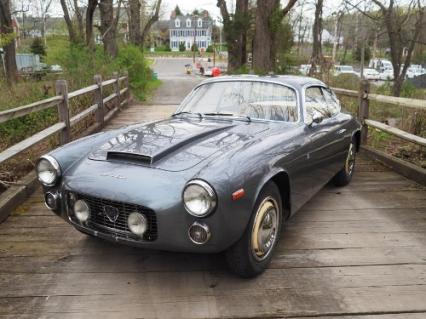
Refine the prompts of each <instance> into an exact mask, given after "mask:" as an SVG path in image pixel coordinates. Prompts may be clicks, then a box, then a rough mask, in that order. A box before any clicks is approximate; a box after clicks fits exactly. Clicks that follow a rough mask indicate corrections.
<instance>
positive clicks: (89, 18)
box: [86, 0, 98, 49]
mask: <svg viewBox="0 0 426 319" xmlns="http://www.w3.org/2000/svg"><path fill="white" fill-rule="evenodd" d="M97 6H98V0H89V2H88V4H87V10H86V45H87V46H88V47H89V48H90V49H94V48H95V39H94V37H93V15H94V14H95V10H96V7H97Z"/></svg>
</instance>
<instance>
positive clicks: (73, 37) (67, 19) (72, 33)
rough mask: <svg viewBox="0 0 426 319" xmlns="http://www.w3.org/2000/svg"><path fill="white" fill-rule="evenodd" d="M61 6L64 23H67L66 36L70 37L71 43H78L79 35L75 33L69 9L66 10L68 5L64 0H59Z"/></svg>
mask: <svg viewBox="0 0 426 319" xmlns="http://www.w3.org/2000/svg"><path fill="white" fill-rule="evenodd" d="M61 7H62V11H63V13H64V19H65V23H66V25H67V29H68V36H69V39H70V42H71V43H78V42H79V36H78V35H77V32H76V30H75V29H74V24H73V23H72V20H71V17H70V14H69V11H68V6H67V3H66V0H61Z"/></svg>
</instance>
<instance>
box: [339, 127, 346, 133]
mask: <svg viewBox="0 0 426 319" xmlns="http://www.w3.org/2000/svg"><path fill="white" fill-rule="evenodd" d="M345 132H346V129H345V128H342V129H341V130H338V131H337V134H343V133H345Z"/></svg>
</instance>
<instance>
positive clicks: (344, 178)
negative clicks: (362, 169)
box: [333, 139, 356, 187]
mask: <svg viewBox="0 0 426 319" xmlns="http://www.w3.org/2000/svg"><path fill="white" fill-rule="evenodd" d="M351 153H352V155H351ZM350 156H353V159H352V160H353V162H352V164H351V163H350ZM355 162H356V144H355V140H354V139H352V141H351V144H349V149H348V154H347V155H346V159H345V163H344V164H343V168H342V169H341V170H340V171H339V172H338V173H337V174H336V175H335V176H334V178H333V184H334V185H336V186H339V187H341V186H346V185H348V184H349V183H350V182H351V180H352V176H353V175H354V171H355ZM351 165H352V167H350V166H351Z"/></svg>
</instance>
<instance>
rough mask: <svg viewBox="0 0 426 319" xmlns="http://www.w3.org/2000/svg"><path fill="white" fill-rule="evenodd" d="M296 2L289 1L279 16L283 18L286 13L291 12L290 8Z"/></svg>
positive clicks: (293, 0)
mask: <svg viewBox="0 0 426 319" xmlns="http://www.w3.org/2000/svg"><path fill="white" fill-rule="evenodd" d="M296 2H297V0H289V1H288V3H287V5H286V6H285V7H284V9H282V11H281V16H282V17H283V18H284V17H285V16H286V15H287V13H288V12H289V11H290V10H291V8H293V7H294V5H295V4H296Z"/></svg>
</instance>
